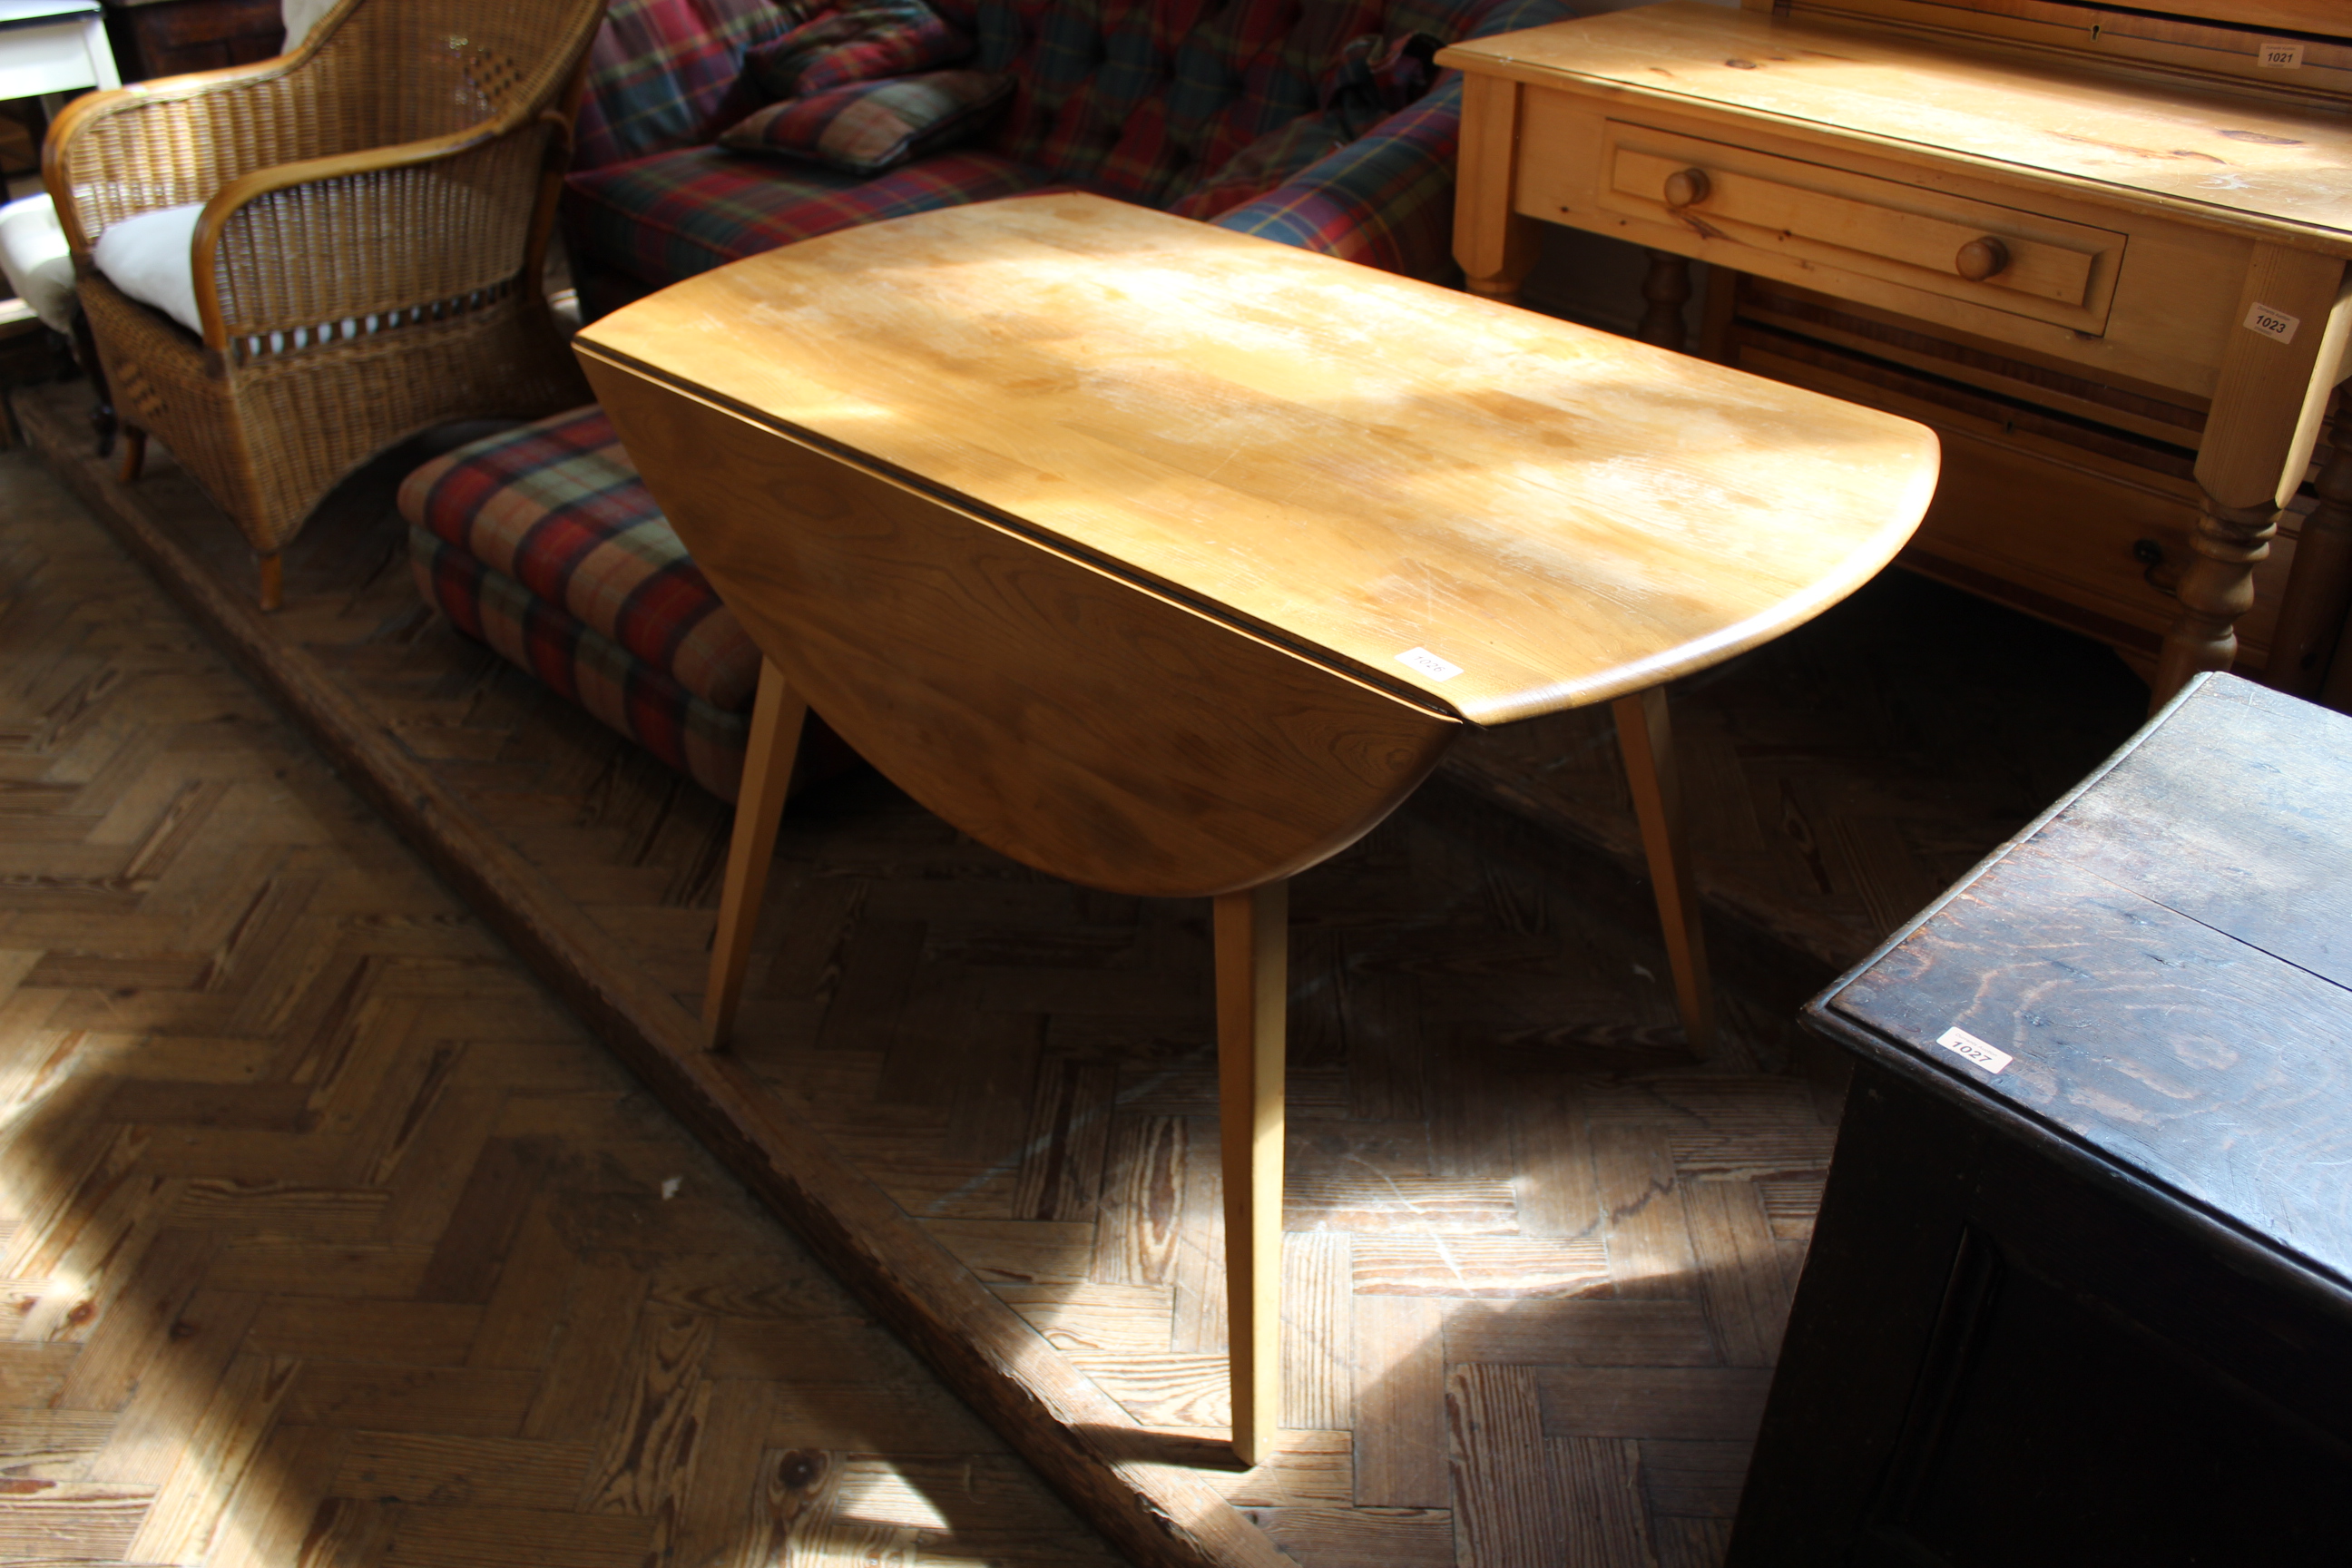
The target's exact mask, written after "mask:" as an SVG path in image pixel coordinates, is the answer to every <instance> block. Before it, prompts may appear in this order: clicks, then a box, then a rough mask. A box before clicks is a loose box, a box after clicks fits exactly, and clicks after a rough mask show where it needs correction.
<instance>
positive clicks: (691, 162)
mask: <svg viewBox="0 0 2352 1568" xmlns="http://www.w3.org/2000/svg"><path fill="white" fill-rule="evenodd" d="M1048 183H1049V182H1048V181H1047V180H1046V179H1045V177H1044V176H1043V175H1041V174H1038V173H1037V172H1036V171H1035V170H1034V169H1025V168H1023V167H1022V166H1021V165H1019V164H1017V163H1012V162H1011V161H1009V160H1007V159H1005V158H1003V157H1000V156H998V155H996V154H994V153H981V152H973V151H970V150H961V151H957V152H952V153H940V154H938V155H936V156H933V157H929V158H926V159H924V160H923V161H922V162H921V163H910V164H908V165H907V166H906V167H904V168H900V169H893V170H892V171H890V173H888V174H884V175H882V176H881V177H880V178H879V179H874V180H861V179H859V178H858V177H857V176H856V175H855V174H842V173H840V172H838V171H837V170H833V169H824V168H819V167H817V166H815V165H814V164H806V163H798V164H788V163H772V162H769V161H767V160H765V159H758V158H745V157H740V156H738V155H737V154H735V153H729V152H726V151H724V150H722V149H720V148H716V147H695V148H689V149H688V150H687V151H685V152H682V153H663V154H660V155H657V156H656V157H652V158H641V159H639V160H637V161H636V162H635V163H622V164H618V165H615V166H614V167H612V168H609V169H596V170H592V171H590V172H588V173H585V174H573V175H572V178H571V180H570V182H569V184H567V186H566V188H565V191H564V196H563V203H564V206H563V210H564V218H565V222H566V224H567V225H568V229H569V233H570V234H571V236H572V245H573V246H574V247H575V254H584V255H586V256H588V257H589V258H592V259H593V264H594V265H596V266H598V267H602V268H609V269H611V270H613V271H614V272H618V273H622V274H625V276H627V277H630V278H634V279H637V280H639V281H641V282H644V283H648V284H652V285H654V286H656V287H660V286H663V285H667V284H670V283H675V282H677V280H678V279H681V278H691V277H693V276H694V275H695V274H696V273H698V272H707V271H709V269H710V268H714V267H721V266H724V265H726V264H727V263H728V262H730V261H740V260H741V259H742V258H744V257H746V256H756V255H758V254H759V253H760V252H761V251H763V250H772V249H774V248H775V247H777V246H780V245H788V244H790V243H791V242H793V240H796V239H810V238H814V237H816V236H817V235H820V234H831V233H832V232H834V231H835V229H842V228H848V227H851V226H854V225H856V224H861V223H872V222H875V221H877V220H879V219H882V218H890V217H903V216H906V215H907V214H908V213H919V212H929V210H931V209H932V208H934V207H950V206H957V205H961V204H963V203H965V202H978V201H987V200H990V199H991V198H992V197H996V196H1010V195H1019V194H1020V193H1022V192H1023V191H1029V190H1035V189H1037V188H1039V187H1040V186H1042V185H1045V184H1048Z"/></svg>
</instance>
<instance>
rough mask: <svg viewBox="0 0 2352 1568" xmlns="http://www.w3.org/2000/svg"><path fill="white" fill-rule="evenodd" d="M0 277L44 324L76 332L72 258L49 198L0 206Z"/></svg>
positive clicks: (36, 198)
mask: <svg viewBox="0 0 2352 1568" xmlns="http://www.w3.org/2000/svg"><path fill="white" fill-rule="evenodd" d="M0 273H5V274H6V276H7V279H8V287H9V289H10V290H11V291H13V292H14V293H15V294H16V298H18V299H19V300H24V301H25V303H26V305H28V306H30V307H32V311H33V314H35V315H36V316H38V317H40V318H41V321H42V322H43V323H44V324H46V325H47V326H50V327H54V328H56V329H57V330H58V331H61V332H62V331H66V330H67V329H68V327H69V326H71V324H72V322H73V310H74V273H73V257H72V255H71V254H70V253H69V252H68V249H67V248H66V231H65V229H64V228H63V227H62V226H60V225H59V224H58V209H57V207H56V206H55V205H53V204H52V203H51V202H50V200H49V198H48V197H47V196H26V198H25V199H24V200H22V201H15V202H10V203H9V204H8V205H5V206H0Z"/></svg>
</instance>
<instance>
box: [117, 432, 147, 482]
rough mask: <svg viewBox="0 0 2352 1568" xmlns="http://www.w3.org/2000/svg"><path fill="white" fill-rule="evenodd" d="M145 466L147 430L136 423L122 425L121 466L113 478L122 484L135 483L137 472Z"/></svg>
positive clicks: (137, 477) (137, 476)
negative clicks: (119, 480)
mask: <svg viewBox="0 0 2352 1568" xmlns="http://www.w3.org/2000/svg"><path fill="white" fill-rule="evenodd" d="M146 466H147V432H146V431H144V430H142V429H141V428H139V426H136V425H125V426H123V427H122V467H121V468H120V469H118V470H117V471H116V474H115V478H117V479H121V481H122V482H123V483H124V484H126V485H128V484H135V483H137V482H138V479H139V472H140V470H141V469H142V468H145V467H146Z"/></svg>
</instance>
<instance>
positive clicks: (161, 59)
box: [106, 0, 286, 81]
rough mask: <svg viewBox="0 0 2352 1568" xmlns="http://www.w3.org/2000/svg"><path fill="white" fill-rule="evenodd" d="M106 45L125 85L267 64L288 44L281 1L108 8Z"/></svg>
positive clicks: (161, 1) (183, 1)
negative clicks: (279, 3) (282, 46)
mask: <svg viewBox="0 0 2352 1568" xmlns="http://www.w3.org/2000/svg"><path fill="white" fill-rule="evenodd" d="M106 32H107V39H108V42H109V43H110V45H111V46H112V47H113V49H114V63H115V68H117V69H118V70H119V71H121V74H122V79H123V80H125V81H144V80H146V79H150V78H152V77H159V76H180V75H183V74H184V73H186V72H188V71H203V70H218V69H219V68H222V67H223V66H238V65H245V64H247V63H249V62H251V61H254V60H266V59H268V58H269V57H270V56H272V55H274V54H276V53H278V46H279V45H280V44H282V43H283V42H284V41H285V37H286V24H285V22H284V20H283V19H282V18H281V17H280V16H279V12H278V0H158V3H157V4H155V5H109V6H108V7H107V13H106Z"/></svg>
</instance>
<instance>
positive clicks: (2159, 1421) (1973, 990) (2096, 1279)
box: [1730, 676, 2352, 1568]
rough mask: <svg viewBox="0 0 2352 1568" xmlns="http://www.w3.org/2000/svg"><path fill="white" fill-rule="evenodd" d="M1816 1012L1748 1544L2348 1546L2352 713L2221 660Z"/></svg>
mask: <svg viewBox="0 0 2352 1568" xmlns="http://www.w3.org/2000/svg"><path fill="white" fill-rule="evenodd" d="M1808 1021H1809V1022H1810V1023H1811V1025H1812V1026H1814V1027H1815V1028H1817V1029H1818V1030H1820V1031H1821V1032H1822V1033H1823V1034H1825V1035H1827V1036H1829V1037H1831V1038H1832V1039H1834V1040H1836V1041H1837V1042H1838V1043H1840V1044H1841V1045H1843V1046H1844V1047H1846V1048H1847V1049H1849V1050H1850V1051H1852V1052H1853V1054H1854V1056H1855V1057H1856V1058H1858V1061H1859V1065H1858V1068H1857V1072H1856V1076H1855V1079H1854V1086H1853V1095H1852V1098H1851V1100H1850V1101H1849V1104H1848V1110H1847V1115H1846V1120H1845V1122H1844V1124H1843V1129H1842V1131H1841V1132H1840V1136H1839V1142H1838V1148H1837V1155H1836V1160H1835V1163H1834V1164H1833V1166H1832V1173H1831V1177H1830V1184H1829V1189H1828V1192H1827V1194H1825V1196H1824V1199H1823V1203H1822V1211H1821V1216H1820V1220H1819V1224H1818V1226H1817V1229H1816V1231H1815V1235H1814V1240H1813V1244H1812V1249H1811V1255H1810V1257H1809V1258H1808V1260H1807V1263H1806V1268H1805V1273H1804V1278H1803V1281H1802V1283H1801V1286H1800V1287H1799V1289H1798V1293H1797V1298H1796V1303H1795V1307H1794V1309H1793V1310H1792V1312H1791V1315H1790V1326H1789V1332H1788V1339H1787V1342H1786V1344H1785V1346H1784V1348H1783V1350H1782V1352H1781V1358H1780V1366H1779V1370H1778V1373H1776V1375H1775V1378H1774V1382H1773V1385H1772V1394H1771V1398H1770V1403H1769V1407H1768V1409H1767V1412H1766V1415H1765V1419H1764V1426H1763V1430H1762V1434H1761V1437H1760V1439H1759V1444H1758V1447H1757V1451H1756V1457H1755V1461H1754V1464H1753V1467H1752V1468H1751V1469H1750V1471H1749V1474H1748V1486H1747V1489H1746V1493H1745V1495H1744V1497H1743V1499H1742V1501H1741V1505H1740V1511H1739V1518H1738V1526H1737V1529H1736V1531H1735V1533H1734V1537H1733V1541H1732V1550H1731V1559H1730V1560H1731V1562H1732V1563H1735V1564H1747V1565H1755V1564H1768V1563H1801V1564H1806V1565H1809V1568H1811V1565H1815V1564H1830V1563H1856V1564H1874V1565H1875V1564H1903V1565H1905V1568H1927V1565H1950V1568H1977V1565H1983V1568H1993V1565H1999V1568H2035V1565H2040V1564H2049V1565H2052V1568H2057V1565H2062V1564H2063V1565H2064V1568H2092V1565H2095V1564H2105V1563H2116V1564H2131V1565H2133V1568H2156V1565H2159V1564H2175V1563H2179V1564H2187V1563H2199V1564H2206V1563H2210V1564H2250V1565H2251V1564H2263V1565H2265V1568H2279V1565H2284V1564H2301V1563H2328V1564H2341V1563H2346V1562H2347V1561H2352V719H2347V718H2344V717H2341V716H2338V715H2336V714H2334V713H2331V712H2328V711H2326V710H2321V709H2318V708H2315V707H2312V706H2310V705H2308V704H2305V703H2303V702H2299V701H2296V700H2294V699H2291V698H2286V697H2282V696H2279V695H2277V694H2275V693H2273V692H2271V691H2269V690H2267V689H2263V688H2262V687H2258V686H2254V685H2252V684H2251V683H2249V682H2247V681H2244V680H2241V679H2235V678H2232V677H2229V676H2214V677H2208V678H2205V679H2201V680H2200V682H2199V683H2198V684H2196V685H2194V686H2192V687H2191V688H2190V689H2189V690H2188V691H2187V692H2186V693H2185V694H2184V695H2183V697H2182V698H2181V700H2179V701H2178V702H2176V703H2175V704H2174V705H2173V706H2172V707H2171V708H2170V709H2169V710H2167V712H2166V713H2165V714H2164V715H2163V716H2162V717H2161V718H2160V720H2159V721H2158V722H2156V723H2154V724H2151V725H2150V726H2149V727H2148V729H2147V730H2145V731H2142V732H2141V734H2140V735H2138V736H2137V738H2135V740H2134V741H2133V742H2132V743H2131V744H2130V745H2128V746H2126V748H2125V749H2124V750H2123V751H2122V752H2119V753H2117V755H2116V758H2115V759H2113V760H2112V761H2111V762H2110V763H2108V764H2107V766H2106V767H2105V769H2103V770H2102V771H2101V772H2100V773H2097V774H2095V775H2094V776H2093V777H2092V778H2091V779H2090V780H2089V781H2087V782H2086V783H2085V784H2084V785H2082V786H2081V787H2080V788H2079V789H2078V790H2077V791H2076V792H2075V793H2074V795H2071V796H2070V797H2069V798H2068V799H2066V800H2065V801H2063V802H2061V803H2060V805H2058V806H2057V807H2056V808H2054V809H2053V811H2052V812H2051V814H2050V815H2048V816H2045V817H2044V818H2043V819H2042V821H2041V822H2040V823H2038V824H2037V825H2036V826H2034V827H2033V828H2032V829H2031V830H2029V831H2028V832H2027V833H2026V834H2024V835H2022V836H2021V837H2020V838H2019V839H2018V840H2017V841H2015V842H2013V843H2012V844H2011V845H2010V846H2009V847H2006V848H2005V849H2003V850H2002V851H2001V852H2000V853H1999V854H1997V855H1995V856H1994V857H1993V858H1991V859H1990V860H1988V861H1987V862H1986V863H1985V864H1984V865H1983V866H1981V867H1979V868H1978V869H1977V870H1976V871H1974V872H1972V873H1971V874H1970V875H1969V877H1968V878H1967V879H1964V880H1963V881H1962V882H1961V883H1960V884H1959V885H1958V887H1956V888H1954V889H1952V890H1951V891H1950V892H1949V893H1948V894H1947V895H1945V897H1944V899H1943V900H1941V901H1940V902H1938V903H1937V905H1936V906H1934V907H1933V908H1931V909H1930V910H1928V911H1927V913H1926V914H1925V915H1923V916H1921V917H1920V918H1919V919H1918V920H1917V921H1916V922H1914V923H1913V924H1912V925H1911V926H1910V927H1909V928H1908V929H1906V931H1903V932H1901V933H1899V934H1898V935H1897V936H1896V937H1895V938H1894V939H1893V940H1892V941H1891V942H1888V943H1887V945H1886V946H1885V947H1884V948H1882V949H1881V950H1880V951H1879V952H1878V953H1877V954H1875V955H1874V957H1873V958H1871V959H1870V960H1868V961H1865V963H1864V964H1863V965H1862V966H1861V967H1860V968H1858V969H1856V970H1855V971H1854V972H1853V973H1851V974H1849V975H1848V976H1847V977H1846V978H1845V979H1843V980H1842V981H1841V982H1839V984H1836V985H1835V986H1833V987H1832V988H1831V990H1830V991H1828V992H1827V993H1826V994H1823V995H1822V997H1821V998H1820V999H1819V1000H1817V1001H1816V1002H1815V1003H1814V1004H1813V1005H1812V1007H1811V1009H1810V1010H1809V1016H1808Z"/></svg>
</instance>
